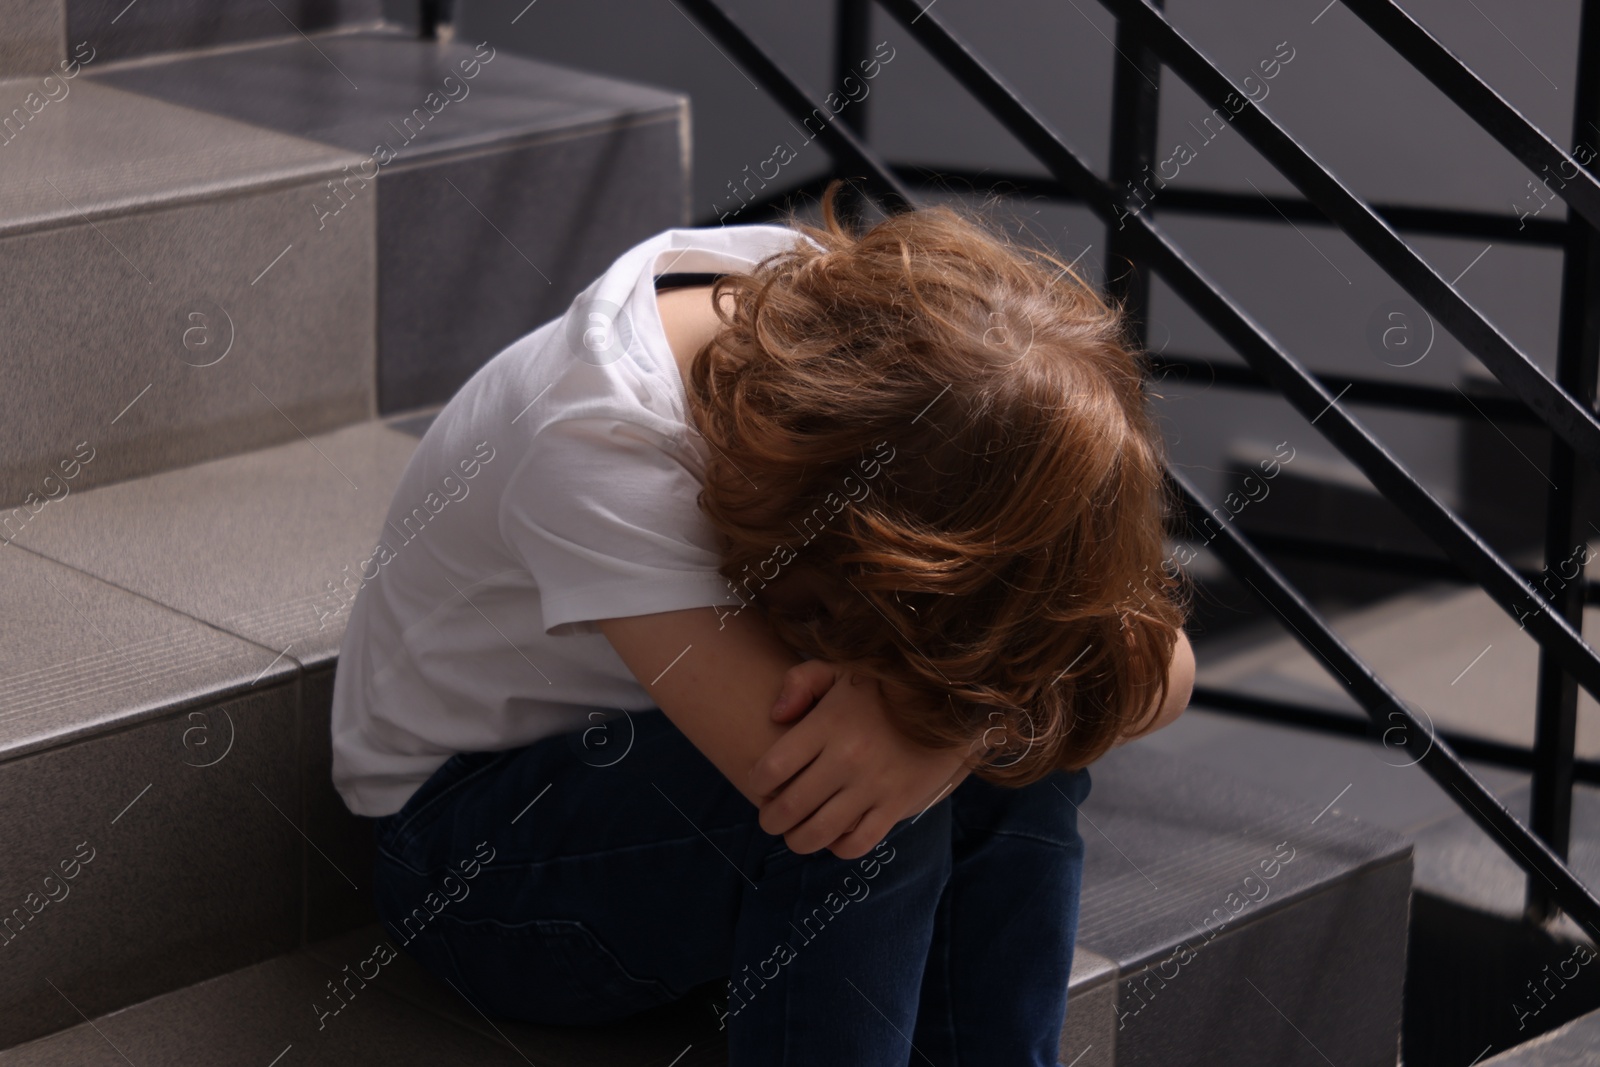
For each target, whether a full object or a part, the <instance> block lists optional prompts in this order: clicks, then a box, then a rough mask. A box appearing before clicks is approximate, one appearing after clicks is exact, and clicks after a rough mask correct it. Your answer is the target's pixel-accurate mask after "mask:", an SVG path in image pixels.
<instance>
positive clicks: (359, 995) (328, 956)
mask: <svg viewBox="0 0 1600 1067" xmlns="http://www.w3.org/2000/svg"><path fill="white" fill-rule="evenodd" d="M379 946H384V947H383V948H382V949H380V948H379ZM391 954H393V955H391ZM352 974H355V975H356V978H351V975H352ZM363 978H364V979H365V980H363ZM330 982H332V983H334V985H335V987H336V988H337V993H335V992H331V991H330V989H329V983H330ZM1091 988H1092V987H1091V985H1090V984H1089V983H1088V980H1086V979H1084V978H1082V977H1080V976H1079V975H1078V974H1077V973H1076V972H1075V975H1074V981H1073V987H1072V996H1073V997H1074V998H1080V997H1081V998H1084V999H1087V994H1088V992H1089V991H1090V989H1091ZM59 996H60V999H62V1000H63V1001H64V1000H66V999H68V998H72V999H74V1000H75V999H76V997H74V996H73V990H72V989H71V987H69V986H66V985H63V986H62V987H61V989H60V994H59ZM1069 1044H1072V1045H1076V1046H1077V1047H1083V1045H1084V1042H1083V1041H1082V1040H1081V1037H1080V1036H1079V1035H1076V1034H1075V1033H1074V1026H1073V1022H1072V1020H1070V1019H1069V1023H1068V1027H1067V1037H1066V1038H1064V1040H1063V1049H1065V1048H1067V1047H1068V1046H1069ZM279 1056H281V1057H282V1060H281V1062H282V1063H286V1064H287V1063H296V1064H329V1065H338V1067H345V1065H352V1067H362V1065H367V1064H371V1065H379V1064H382V1065H385V1067H408V1065H412V1064H415V1065H418V1067H423V1065H427V1067H432V1065H433V1064H438V1063H472V1064H484V1065H491V1064H507V1065H509V1064H526V1063H536V1064H538V1065H539V1067H666V1065H669V1064H670V1065H671V1067H720V1065H722V1064H726V1063H727V1042H726V1038H725V1035H724V1033H723V1032H722V1031H721V1030H720V1029H719V1026H718V1022H717V1013H716V1009H715V1007H714V1006H713V1004H712V1002H711V999H710V990H706V991H704V994H703V995H702V994H695V995H691V996H690V997H688V998H686V999H685V1000H683V1001H680V1002H678V1003H676V1004H672V1005H669V1006H667V1007H665V1008H662V1009H658V1010H656V1011H653V1012H649V1013H646V1014H644V1015H641V1016H637V1017H635V1018H633V1019H630V1020H628V1021H627V1022H625V1023H621V1024H618V1025H614V1026H607V1027H604V1028H600V1029H583V1028H570V1029H569V1028H561V1027H539V1026H530V1025H527V1024H524V1023H518V1022H514V1021H511V1020H506V1019H492V1018H490V1017H488V1016H486V1015H484V1014H482V1013H481V1012H479V1011H478V1010H477V1008H476V1007H474V1006H473V1005H472V1003H471V1002H469V1001H467V1000H465V999H464V998H462V997H461V996H460V995H459V994H458V993H457V992H456V991H455V990H454V989H452V988H451V987H450V986H449V985H447V984H446V983H444V982H441V981H439V980H438V979H436V978H434V977H433V976H432V975H430V974H428V973H427V972H426V971H424V970H423V969H422V967H421V966H420V965H418V964H417V963H416V962H415V961H413V960H412V959H411V958H410V957H409V956H406V955H404V954H403V953H395V950H394V949H393V947H392V946H391V944H390V942H389V941H388V939H387V938H386V937H385V935H384V933H383V930H382V928H381V927H378V926H371V927H364V928H361V929H359V930H354V931H351V932H349V933H347V934H345V935H343V936H340V937H337V938H330V939H327V940H325V941H321V942H318V943H314V944H312V945H310V946H308V947H307V948H305V949H302V950H299V951H296V952H293V953H287V954H285V955H282V956H279V957H276V958H274V959H272V960H268V961H266V962H263V963H260V964H256V965H254V966H251V967H247V968H242V969H240V970H238V971H235V972H233V973H230V974H227V975H223V976H220V977H218V978H214V979H211V980H209V981H206V982H202V983H198V984H196V985H193V986H190V987H188V988H185V989H180V990H175V991H173V992H171V993H168V994H166V995H163V996H160V997H156V998H153V999H151V1000H148V1001H145V1002H143V1003H140V1004H137V1005H135V1006H133V1007H130V1008H127V1009H124V1010H122V1011H118V1012H113V1013H109V1014H107V1015H105V1016H102V1017H100V1018H96V1019H94V1020H93V1022H92V1023H90V1022H82V1023H80V1024H78V1025H77V1026H74V1027H71V1028H69V1029H67V1030H64V1031H62V1032H60V1033H56V1034H52V1035H50V1036H48V1037H45V1038H42V1039H39V1040H36V1041H33V1042H30V1043H28V1044H24V1045H22V1046H20V1047H17V1048H13V1049H10V1050H9V1051H4V1052H0V1067H67V1065H71V1067H97V1065H100V1064H104V1065H105V1067H125V1065H126V1063H128V1062H132V1063H136V1064H138V1065H139V1067H180V1065H181V1067H188V1065H191V1064H195V1063H221V1062H226V1063H254V1064H271V1063H276V1062H280V1061H278V1060H277V1059H275V1057H279ZM1091 1056H1092V1054H1091ZM123 1057H126V1059H124V1058H123ZM1070 1061H1071V1057H1066V1056H1064V1057H1063V1060H1062V1062H1063V1063H1066V1062H1070ZM1093 1062H1099V1061H1096V1060H1094V1059H1092V1058H1091V1057H1090V1056H1086V1057H1083V1058H1081V1059H1079V1060H1078V1061H1077V1063H1076V1064H1075V1067H1085V1065H1087V1064H1090V1063H1093ZM1104 1062H1110V1061H1109V1060H1106V1061H1104Z"/></svg>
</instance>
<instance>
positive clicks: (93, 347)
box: [0, 0, 1410, 1067]
mask: <svg viewBox="0 0 1600 1067" xmlns="http://www.w3.org/2000/svg"><path fill="white" fill-rule="evenodd" d="M277 6H278V7H279V8H281V10H280V11H278V12H273V11H272V8H271V7H270V6H269V7H266V8H262V9H260V10H257V9H256V8H255V7H253V6H251V5H244V4H232V3H228V4H220V5H213V6H205V5H199V4H192V5H191V4H184V3H178V2H176V0H172V2H167V0H138V2H137V3H136V4H134V5H132V6H124V5H123V4H122V3H116V2H113V0H107V2H104V3H102V2H100V0H81V2H80V0H60V2H57V3H55V4H49V3H38V2H32V0H9V2H7V0H0V129H3V130H4V133H3V134H0V136H4V137H5V140H4V142H3V143H0V264H3V266H0V272H3V273H0V277H3V278H4V281H5V283H6V284H5V285H4V287H3V288H0V321H4V322H5V323H6V324H7V327H6V330H5V334H4V337H5V342H4V343H5V351H6V357H7V358H6V359H5V360H4V361H3V362H0V386H3V389H0V416H3V417H0V442H3V447H0V457H3V459H0V811H4V812H5V813H6V815H7V818H6V819H5V820H4V821H3V823H0V855H3V856H4V857H6V862H5V863H4V864H3V865H0V963H3V964H4V966H3V967H0V1049H4V1050H5V1051H0V1064H6V1065H12V1064H17V1065H22V1064H27V1065H42V1064H58V1063H59V1064H75V1065H76V1064H96V1063H100V1062H104V1063H106V1064H125V1063H128V1062H132V1063H135V1064H138V1065H139V1067H151V1065H159V1064H191V1063H209V1062H245V1063H261V1064H281V1065H283V1067H289V1065H292V1064H296V1063H314V1062H320V1063H329V1064H334V1063H337V1064H359V1063H385V1064H406V1063H417V1064H423V1063H427V1064H432V1063H439V1062H469V1061H470V1062H482V1063H499V1062H505V1063H508V1064H509V1063H526V1062H532V1063H538V1064H540V1065H541V1067H543V1065H545V1064H573V1065H579V1064H583V1065H591V1064H592V1065H600V1064H639V1065H641V1067H642V1065H645V1064H662V1065H664V1064H669V1063H672V1064H679V1065H682V1067H688V1065H690V1064H711V1063H720V1062H723V1061H724V1059H725V1051H724V1048H723V1045H722V1044H721V1042H720V1040H719V1035H718V1033H717V1031H716V1028H715V1016H714V1014H713V1013H712V1011H711V1010H710V1009H709V1007H708V1006H707V1005H706V1004H705V1003H703V1002H701V1001H698V1000H696V999H694V998H691V1000H690V1001H688V1002H685V1003H682V1004H679V1005H674V1006H672V1007H671V1008H669V1009H664V1010H663V1011H661V1012H659V1013H653V1014H651V1015H650V1016H647V1017H640V1018H639V1019H637V1020H634V1021H633V1022H631V1023H630V1024H629V1025H627V1026H623V1027H618V1028H615V1029H611V1030H608V1031H604V1032H589V1031H569V1030H562V1029H555V1028H533V1027H525V1026H519V1025H516V1024H512V1023H509V1022H504V1021H501V1020H491V1019H488V1018H485V1017H483V1016H482V1015H481V1014H479V1013H477V1012H476V1010H475V1009H473V1008H472V1007H471V1005H469V1004H466V1003H465V1002H463V1001H462V1000H461V999H460V998H459V997H457V996H456V995H455V994H454V992H453V991H451V990H450V989H449V988H448V987H446V986H443V985H441V984H440V983H438V982H436V981H434V980H433V979H432V978H431V977H429V976H428V975H427V974H425V973H424V972H422V971H421V969H420V968H419V967H418V966H417V965H415V964H414V963H413V962H412V961H411V960H410V959H409V958H407V957H404V956H398V957H396V958H394V959H392V960H386V961H385V962H383V964H382V966H381V969H380V972H379V975H378V976H377V977H373V978H370V979H368V980H366V981H365V983H364V984H361V985H359V986H358V987H357V988H358V993H357V994H356V995H355V996H353V997H349V998H346V999H348V1004H345V1003H344V1000H342V999H330V998H333V997H334V994H332V992H331V991H330V990H329V988H328V983H329V982H330V981H332V980H334V979H335V978H336V977H337V978H339V980H340V981H341V982H343V981H345V980H346V979H347V976H348V975H349V974H350V970H351V969H356V968H358V965H364V966H366V967H367V968H369V969H370V967H371V966H372V965H374V960H375V957H376V955H379V954H378V953H376V952H375V950H376V947H377V946H378V945H379V944H380V943H381V942H382V941H383V936H382V932H381V931H380V930H379V928H378V927H376V926H375V925H374V916H373V913H372V908H371V904H370V889H371V885H370V881H369V879H370V866H371V860H372V850H371V840H370V827H369V825H368V824H367V822H366V821H364V820H361V819H358V818H356V817H354V816H351V815H350V814H349V813H348V812H347V811H346V810H345V809H344V807H343V804H342V802H341V801H340V800H339V798H338V796H337V795H336V794H335V792H334V791H333V789H332V787H331V784H330V782H329V771H330V758H331V757H330V752H329V739H328V729H329V702H330V699H331V691H332V680H333V670H334V668H335V660H336V656H337V651H338V646H339V641H340V637H341V636H342V633H343V626H344V619H345V618H346V617H347V614H348V605H349V600H350V589H351V588H353V583H351V585H346V579H347V577H348V576H349V575H350V574H352V573H353V572H354V571H355V570H356V569H357V567H358V564H359V562H360V561H361V560H362V559H363V558H365V556H366V554H367V550H369V549H370V546H371V543H372V538H373V537H374V535H375V534H376V532H377V530H378V527H379V526H380V524H381V521H382V516H383V514H384V512H385V510H386V508H387V505H388V501H389V498H390V494H391V492H392V490H393V487H394V485H395V483H396V481H397V480H398V478H399V475H400V471H401V470H402V468H403V466H404V464H405V463H406V461H407V459H408V458H409V456H410V455H411V452H412V450H413V448H414V447H415V443H416V440H417V438H418V437H420V435H421V434H422V433H423V432H424V431H425V429H426V427H427V424H428V421H429V418H430V412H431V410H433V409H434V408H436V407H437V405H439V404H440V403H442V402H443V401H444V400H446V399H448V397H449V396H450V395H451V394H452V393H453V392H454V390H455V389H456V388H457V387H458V386H459V385H460V384H461V382H462V381H464V380H465V379H466V377H467V376H468V375H470V374H471V373H472V371H473V370H475V369H476V368H477V367H478V366H479V365H481V364H482V363H483V362H484V361H485V360H486V359H488V358H489V357H490V356H492V355H493V354H494V353H495V352H497V351H498V350H499V349H500V348H502V347H503V346H504V345H505V344H507V343H508V342H510V341H511V340H513V339H515V338H516V337H519V336H521V335H523V334H525V333H527V332H528V331H530V330H532V329H533V328H535V327H536V326H538V325H539V324H540V323H542V322H544V321H546V320H548V319H549V318H551V317H553V316H554V315H556V314H558V313H560V312H561V311H562V310H563V309H564V308H565V307H566V305H567V303H568V302H569V301H570V300H571V298H572V297H573V296H574V295H575V294H576V293H577V292H578V291H579V290H580V289H581V288H582V287H583V285H585V284H587V282H588V281H589V280H591V279H592V278H593V277H594V276H595V275H597V274H598V273H599V272H600V271H601V270H602V269H603V268H604V267H605V266H606V265H608V264H609V263H610V262H611V261H612V259H614V258H615V256H616V255H618V254H619V253H620V252H622V251H623V250H624V249H626V248H627V247H629V246H630V245H632V244H633V243H635V242H637V241H638V240H641V239H643V238H644V237H646V236H648V235H650V234H652V233H655V232H658V231H659V230H661V229H665V228H667V227H670V226H674V225H682V224H684V223H685V221H686V219H687V203H686V192H685V191H686V182H685V177H686V176H685V166H686V159H687V153H686V148H687V129H688V108H687V101H686V100H685V99H684V98H683V97H682V96H679V95H676V94H673V93H667V92H662V91H659V90H655V89H650V88H645V87H641V86H636V85H629V84H624V83H621V82H617V81H614V80H610V79H602V78H597V77H593V76H590V75H586V74H582V73H579V72H576V71H569V70H563V69H560V68H557V67H554V66H551V65H548V64H544V63H537V62H533V61H530V60H526V59H523V58H520V57H518V56H515V55H512V54H510V53H509V52H507V51H504V50H500V51H496V50H495V49H494V47H493V43H492V42H485V43H483V44H479V43H477V42H444V43H439V42H422V41H417V40H415V39H413V38H412V37H410V36H409V35H408V34H407V33H405V32H403V31H402V30H401V29H400V28H398V27H397V26H395V25H394V24H393V23H387V22H382V21H380V19H379V16H380V15H381V14H382V12H381V11H380V10H379V9H378V7H377V5H376V3H375V2H365V3H353V2H352V3H345V4H339V3H333V2H307V3H303V4H298V5H292V6H291V5H288V4H283V3H281V2H280V3H279V4H278V5H277ZM118 9H121V12H120V14H119V13H118ZM284 12H288V15H285V14H284ZM291 15H292V16H293V21H290V20H289V16H291ZM268 16H270V17H268ZM274 20H276V21H274ZM291 27H292V29H293V31H294V32H288V31H289V29H290V28H291ZM302 30H303V31H304V34H302V33H301V32H300V31H302ZM79 42H84V43H85V47H84V48H83V50H82V51H81V54H80V53H79V52H76V51H75V49H76V48H77V46H78V44H79ZM73 57H76V59H77V65H76V68H75V69H74V70H73V74H72V76H71V77H70V78H67V77H66V76H65V71H66V70H67V69H68V66H70V65H71V61H72V59H73ZM63 64H67V65H68V66H63ZM49 70H56V71H58V72H59V73H58V74H57V75H56V78H55V80H54V81H52V82H50V83H48V85H46V83H45V74H46V72H47V71H49ZM62 87H65V88H66V90H67V91H66V92H65V93H62V91H61V90H62ZM46 91H48V92H49V93H52V94H56V96H58V97H59V98H50V99H48V101H47V102H46V103H44V104H43V105H42V106H38V108H37V110H35V109H34V107H35V105H34V104H30V103H28V101H30V100H33V101H37V100H40V99H45V97H44V96H31V95H30V94H36V93H44V92H46ZM13 106H15V107H17V108H21V109H22V112H21V113H22V115H23V116H24V117H23V118H21V119H16V120H13V122H12V124H11V125H10V126H6V125H5V118H4V117H5V115H6V114H7V113H8V112H10V109H11V108H12V107H13ZM381 146H382V147H387V149H388V151H387V152H386V151H383V150H382V147H381ZM1093 773H1094V775H1095V787H1094V791H1093V794H1092V795H1091V798H1090V800H1089V801H1088V803H1087V804H1086V805H1085V807H1084V816H1085V819H1084V822H1083V826H1082V829H1083V832H1084V835H1085V838H1086V840H1087V842H1088V860H1087V867H1086V889H1085V896H1084V901H1083V913H1082V922H1081V925H1080V935H1079V945H1080V949H1079V952H1078V955H1077V957H1076V959H1075V961H1074V972H1073V993H1072V1006H1071V1010H1070V1011H1069V1016H1068V1021H1067V1026H1066V1029H1065V1031H1064V1033H1063V1035H1062V1046H1061V1062H1062V1063H1064V1064H1072V1065H1073V1067H1094V1065H1110V1064H1119V1065H1137V1064H1163V1065H1174V1067H1182V1065H1187V1064H1197V1065H1198V1064H1229V1065H1234V1064H1251V1063H1263V1064H1267V1063H1270V1064H1289V1065H1295V1064H1301V1063H1305V1064H1311V1063H1320V1062H1322V1054H1323V1053H1326V1055H1328V1056H1331V1057H1333V1059H1334V1060H1335V1062H1338V1063H1339V1064H1340V1065H1341V1067H1346V1065H1364V1064H1373V1065H1378V1064H1383V1065H1388V1064H1393V1063H1394V1062H1395V1053H1396V1043H1397V1034H1398V1025H1399V1013H1400V993H1399V990H1400V984H1401V982H1402V980H1403V976H1404V967H1405V959H1404V955H1405V931H1406V924H1407V915H1408V911H1407V907H1408V900H1409V890H1410V851H1409V846H1408V845H1406V844H1405V843H1404V842H1403V841H1402V840H1401V839H1400V838H1398V837H1396V836H1394V835H1392V834H1389V833H1386V832H1383V831H1379V830H1376V829H1374V828H1373V827H1371V826H1368V825H1364V824H1362V823H1358V822H1356V821H1354V820H1351V819H1349V818H1347V817H1345V816H1343V815H1341V814H1340V812H1339V810H1337V809H1334V810H1324V811H1320V812H1319V811H1318V808H1319V807H1320V805H1317V804H1308V803H1306V802H1304V801H1297V800H1290V799H1285V798H1284V797H1282V796H1280V795H1275V794H1273V793H1271V792H1267V791H1261V790H1256V789H1253V788H1250V787H1247V786H1245V785H1242V784H1241V783H1239V782H1238V781H1236V780H1235V779H1233V778H1229V777H1227V776H1224V775H1219V774H1215V773H1211V772H1207V771H1205V770H1204V769H1201V768H1197V767H1195V766H1193V765H1192V764H1191V763H1190V762H1189V761H1186V760H1183V759H1175V758H1171V757H1169V756H1166V755H1163V754H1162V752H1160V751H1159V750H1157V749H1156V748H1154V747H1151V746H1148V745H1140V746H1136V747H1134V748H1131V749H1128V750H1125V751H1119V752H1117V753H1114V754H1113V755H1112V756H1110V757H1108V758H1107V759H1106V760H1104V761H1103V762H1102V763H1101V764H1098V765H1096V768H1095V770H1094V772H1093ZM1280 846H1283V851H1277V850H1278V849H1279V848H1280ZM1290 853H1292V858H1285V857H1286V856H1289V854H1290ZM1263 864H1266V865H1267V866H1266V867H1263V866H1262V865H1263ZM1268 868H1270V869H1271V870H1272V873H1271V874H1270V875H1268V874H1267V873H1266V871H1267V869H1268ZM1218 909H1223V910H1222V911H1221V913H1220V914H1219V912H1218ZM1186 946H1187V947H1186ZM362 973H366V972H365V971H363V972H362ZM1196 975H1199V977H1196ZM1252 986H1253V987H1255V988H1254V990H1253V991H1252V988H1251V987H1252ZM341 988H348V987H341ZM337 1005H343V1006H341V1007H338V1010H337V1011H335V1010H334V1009H335V1007H336V1006H337Z"/></svg>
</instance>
